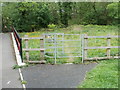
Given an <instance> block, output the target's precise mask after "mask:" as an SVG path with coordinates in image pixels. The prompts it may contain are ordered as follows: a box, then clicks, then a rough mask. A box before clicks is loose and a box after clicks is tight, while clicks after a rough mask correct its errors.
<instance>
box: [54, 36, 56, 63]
mask: <svg viewBox="0 0 120 90" xmlns="http://www.w3.org/2000/svg"><path fill="white" fill-rule="evenodd" d="M54 40H55V41H54V42H55V43H54V45H55V51H54V52H55V64H56V59H57V43H56V34H55V35H54Z"/></svg>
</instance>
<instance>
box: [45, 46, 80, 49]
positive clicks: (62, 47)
mask: <svg viewBox="0 0 120 90" xmlns="http://www.w3.org/2000/svg"><path fill="white" fill-rule="evenodd" d="M63 47H80V46H63ZM63 47H62V46H60V47H48V48H47V49H49V48H63Z"/></svg>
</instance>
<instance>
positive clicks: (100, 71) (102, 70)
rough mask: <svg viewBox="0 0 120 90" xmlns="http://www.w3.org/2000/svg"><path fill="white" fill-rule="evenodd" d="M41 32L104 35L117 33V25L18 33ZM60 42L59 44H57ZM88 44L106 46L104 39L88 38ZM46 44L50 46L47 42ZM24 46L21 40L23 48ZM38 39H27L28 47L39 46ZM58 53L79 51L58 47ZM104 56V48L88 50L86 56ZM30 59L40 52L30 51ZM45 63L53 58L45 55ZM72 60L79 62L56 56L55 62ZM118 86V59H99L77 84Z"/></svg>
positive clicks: (114, 41)
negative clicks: (80, 82) (82, 80)
mask: <svg viewBox="0 0 120 90" xmlns="http://www.w3.org/2000/svg"><path fill="white" fill-rule="evenodd" d="M43 33H65V34H87V35H89V36H106V35H108V34H111V35H118V27H117V26H103V25H102V26H99V25H86V26H84V25H72V26H69V27H68V28H58V29H56V30H54V31H48V29H41V30H39V31H37V32H30V33H21V34H20V35H21V36H22V37H24V35H29V37H39V36H41V35H42V34H43ZM70 38H72V39H78V38H77V37H68V36H66V37H65V39H67V40H68V39H70ZM73 44H75V45H76V46H77V45H79V44H80V43H76V42H66V43H64V46H68V45H73ZM60 45H62V44H59V46H60ZM88 45H89V46H91V47H92V46H106V45H107V44H106V39H89V42H88ZM111 45H112V46H118V39H112V40H111ZM48 46H52V45H51V44H49V45H48ZM24 47H25V45H24V41H23V48H24ZM39 47H40V41H39V40H31V41H29V48H39ZM49 51H53V50H52V49H48V50H47V52H49ZM58 51H59V55H66V56H68V55H76V54H75V52H77V51H79V49H78V48H65V50H64V51H65V52H71V53H70V54H67V53H64V54H62V53H60V52H61V51H62V50H61V49H58ZM46 55H49V56H53V54H50V53H46ZM111 55H112V56H117V55H118V49H111ZM104 56H106V50H105V49H96V50H88V57H104ZM23 57H24V59H26V57H25V52H23ZM30 59H31V60H40V52H30ZM45 59H46V61H47V63H51V64H54V59H50V58H47V57H45ZM68 62H73V63H74V64H80V63H81V58H62V59H59V58H57V64H63V63H68ZM117 87H118V60H117V59H114V60H104V61H99V64H98V65H97V66H96V67H95V68H94V69H93V70H91V71H90V72H88V73H87V75H86V78H85V81H84V82H83V83H82V84H80V85H79V86H78V88H117Z"/></svg>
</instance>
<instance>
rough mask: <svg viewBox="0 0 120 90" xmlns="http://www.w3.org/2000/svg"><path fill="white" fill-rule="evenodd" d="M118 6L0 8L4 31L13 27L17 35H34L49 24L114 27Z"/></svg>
mask: <svg viewBox="0 0 120 90" xmlns="http://www.w3.org/2000/svg"><path fill="white" fill-rule="evenodd" d="M118 4H119V3H115V2H114V3H112V2H56V3H55V2H14V3H13V2H12V3H11V2H5V3H3V4H2V8H3V10H2V16H3V17H2V21H3V22H2V23H3V25H2V26H3V31H5V30H6V29H5V28H6V27H5V26H7V27H8V29H7V30H9V26H11V25H13V26H15V27H16V29H17V30H18V31H21V32H30V31H31V32H33V31H37V30H39V29H40V28H46V27H48V25H49V24H54V25H56V26H57V27H68V26H69V25H73V24H82V25H88V24H94V25H116V24H118Z"/></svg>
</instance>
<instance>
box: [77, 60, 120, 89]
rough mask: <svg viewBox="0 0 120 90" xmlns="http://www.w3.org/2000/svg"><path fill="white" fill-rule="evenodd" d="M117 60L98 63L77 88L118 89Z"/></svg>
mask: <svg viewBox="0 0 120 90" xmlns="http://www.w3.org/2000/svg"><path fill="white" fill-rule="evenodd" d="M118 77H119V76H118V60H117V59H116V60H106V61H100V62H99V64H98V65H97V66H96V67H95V68H94V69H92V70H91V71H90V72H88V73H87V75H86V78H85V80H84V82H83V83H82V84H80V85H79V86H78V88H118Z"/></svg>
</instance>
